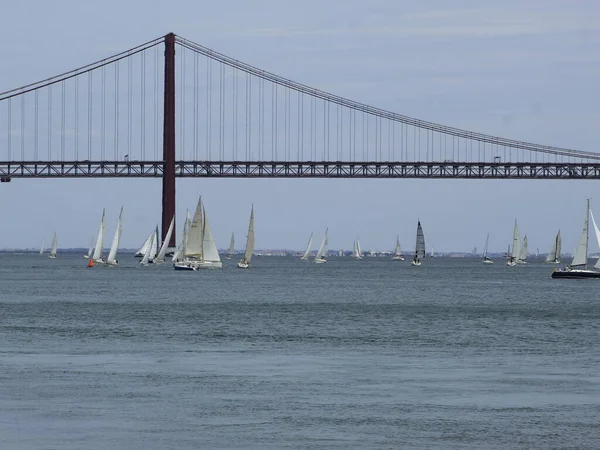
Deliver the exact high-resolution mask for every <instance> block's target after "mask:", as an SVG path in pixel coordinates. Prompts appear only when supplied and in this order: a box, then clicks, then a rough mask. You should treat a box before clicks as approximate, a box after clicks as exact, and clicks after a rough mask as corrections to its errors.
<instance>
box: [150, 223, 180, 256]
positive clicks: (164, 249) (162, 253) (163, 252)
mask: <svg viewBox="0 0 600 450" xmlns="http://www.w3.org/2000/svg"><path fill="white" fill-rule="evenodd" d="M174 226H175V216H173V218H172V219H171V224H170V225H169V229H168V230H167V235H166V236H165V240H164V241H163V243H162V245H161V246H160V250H159V251H158V255H157V256H156V258H154V264H162V263H164V262H165V255H166V254H167V247H168V246H169V241H170V240H171V235H172V234H173V227H174Z"/></svg>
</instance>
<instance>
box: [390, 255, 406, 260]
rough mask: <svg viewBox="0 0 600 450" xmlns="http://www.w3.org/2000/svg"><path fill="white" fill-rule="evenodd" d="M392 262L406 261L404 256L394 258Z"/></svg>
mask: <svg viewBox="0 0 600 450" xmlns="http://www.w3.org/2000/svg"><path fill="white" fill-rule="evenodd" d="M392 261H404V256H394V257H393V258H392Z"/></svg>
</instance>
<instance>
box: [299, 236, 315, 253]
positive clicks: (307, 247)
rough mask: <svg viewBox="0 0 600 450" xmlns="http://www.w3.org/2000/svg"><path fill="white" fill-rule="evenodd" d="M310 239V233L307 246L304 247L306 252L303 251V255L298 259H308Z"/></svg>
mask: <svg viewBox="0 0 600 450" xmlns="http://www.w3.org/2000/svg"><path fill="white" fill-rule="evenodd" d="M312 238H313V234H312V232H311V233H310V237H309V238H308V245H307V246H306V250H304V255H302V258H300V259H308V254H309V253H310V247H311V246H312Z"/></svg>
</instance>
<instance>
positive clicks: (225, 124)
mask: <svg viewBox="0 0 600 450" xmlns="http://www.w3.org/2000/svg"><path fill="white" fill-rule="evenodd" d="M176 52H177V59H176V57H175V54H176ZM161 127H162V133H161ZM86 177H95V178H103V177H104V178H124V177H148V178H161V179H162V235H163V239H164V237H165V234H166V230H167V228H168V226H169V223H170V221H171V219H172V218H173V217H174V215H175V179H176V178H177V177H208V178H210V177H246V178H285V177H296V178H477V179H562V180H567V179H580V180H581V179H595V180H598V179H600V153H595V152H589V151H580V150H574V149H568V148H561V147H554V146H548V145H540V144H534V143H530V142H522V141H517V140H513V139H506V138H501V137H497V136H490V135H486V134H482V133H476V132H472V131H467V130H463V129H459V128H454V127H449V126H444V125H440V124H436V123H432V122H427V121H424V120H419V119H416V118H412V117H409V116H406V115H401V114H397V113H394V112H391V111H386V110H384V109H380V108H377V107H374V106H370V105H366V104H363V103H359V102H355V101H352V100H349V99H347V98H344V97H340V96H337V95H333V94H330V93H327V92H324V91H322V90H319V89H315V88H311V87H309V86H306V85H303V84H300V83H298V82H295V81H292V80H289V79H287V78H284V77H280V76H277V75H275V74H273V73H270V72H267V71H264V70H261V69H258V68H256V67H253V66H251V65H249V64H246V63H243V62H241V61H238V60H236V59H233V58H230V57H228V56H226V55H223V54H221V53H218V52H215V51H213V50H210V49H208V48H206V47H204V46H202V45H199V44H196V43H194V42H192V41H189V40H187V39H184V38H182V37H180V36H176V35H175V34H173V33H170V34H167V35H166V36H164V37H161V38H158V39H154V40H152V41H148V42H146V43H144V44H142V45H139V46H137V47H134V48H131V49H129V50H127V51H124V52H121V53H118V54H116V55H113V56H111V57H109V58H105V59H102V60H100V61H97V62H95V63H92V64H88V65H85V66H83V67H80V68H78V69H75V70H72V71H69V72H65V73H63V74H60V75H57V76H54V77H51V78H48V79H45V80H42V81H39V82H36V83H31V84H28V85H25V86H22V87H19V88H16V89H12V90H10V91H6V92H3V93H0V181H2V182H8V181H11V180H12V179H13V178H86ZM169 245H171V246H175V233H173V235H172V236H171V242H170V244H169Z"/></svg>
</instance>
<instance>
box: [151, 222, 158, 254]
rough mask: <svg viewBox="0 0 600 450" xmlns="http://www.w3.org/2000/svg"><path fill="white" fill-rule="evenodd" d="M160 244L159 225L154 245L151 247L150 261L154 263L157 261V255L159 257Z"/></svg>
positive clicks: (155, 231) (155, 230)
mask: <svg viewBox="0 0 600 450" xmlns="http://www.w3.org/2000/svg"><path fill="white" fill-rule="evenodd" d="M158 244H159V234H158V225H156V228H155V229H154V239H153V240H152V245H151V246H150V261H154V260H155V259H156V255H158Z"/></svg>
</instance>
